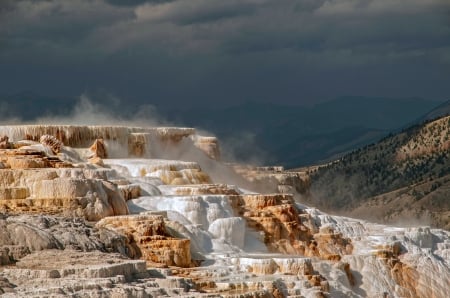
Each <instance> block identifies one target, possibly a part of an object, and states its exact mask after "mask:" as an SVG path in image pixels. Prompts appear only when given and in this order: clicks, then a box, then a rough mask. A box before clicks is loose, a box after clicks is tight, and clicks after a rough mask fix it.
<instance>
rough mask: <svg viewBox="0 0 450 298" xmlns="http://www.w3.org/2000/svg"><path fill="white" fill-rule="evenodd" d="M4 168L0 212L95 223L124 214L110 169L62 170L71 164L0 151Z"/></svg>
mask: <svg viewBox="0 0 450 298" xmlns="http://www.w3.org/2000/svg"><path fill="white" fill-rule="evenodd" d="M0 160H1V162H2V164H3V165H4V167H5V168H6V169H2V170H0V171H1V176H0V186H1V187H2V189H1V191H0V210H3V211H7V212H12V213H52V214H55V213H61V214H65V215H73V216H81V217H84V218H86V219H88V220H98V219H100V218H102V217H105V216H110V215H121V214H128V209H127V206H126V204H125V200H124V198H123V197H122V196H121V194H120V192H119V191H118V188H117V186H116V185H114V184H112V183H110V182H108V181H107V177H106V176H107V175H108V174H107V173H108V171H109V173H110V174H109V175H110V176H114V175H116V174H115V172H113V171H111V170H101V169H100V170H96V169H80V168H79V169H65V168H67V167H71V166H72V164H70V163H67V162H63V161H61V160H60V159H58V158H53V157H52V158H50V157H48V156H46V154H45V153H44V152H42V151H34V150H29V149H23V148H21V149H12V150H3V151H0Z"/></svg>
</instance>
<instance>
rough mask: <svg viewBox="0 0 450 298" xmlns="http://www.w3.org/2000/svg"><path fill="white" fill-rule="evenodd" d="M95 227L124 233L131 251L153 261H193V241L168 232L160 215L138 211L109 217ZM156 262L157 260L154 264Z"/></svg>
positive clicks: (183, 264)
mask: <svg viewBox="0 0 450 298" xmlns="http://www.w3.org/2000/svg"><path fill="white" fill-rule="evenodd" d="M96 227H98V228H106V229H109V230H113V231H115V232H117V233H121V234H123V235H124V236H125V237H126V239H127V240H128V242H127V244H126V245H127V250H128V252H129V253H128V254H129V255H130V256H132V257H133V258H141V259H143V260H146V261H148V262H149V263H150V264H152V263H159V264H163V265H168V266H179V267H189V266H190V265H191V252H190V241H189V240H188V239H176V238H173V237H171V236H170V235H169V233H168V232H167V231H166V227H165V225H164V218H163V216H160V215H135V216H115V217H106V218H103V219H102V220H100V221H99V222H98V223H97V224H96ZM153 265H154V264H153Z"/></svg>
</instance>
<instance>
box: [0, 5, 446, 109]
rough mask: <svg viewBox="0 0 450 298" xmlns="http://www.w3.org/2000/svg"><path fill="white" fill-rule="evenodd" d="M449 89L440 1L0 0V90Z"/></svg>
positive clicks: (167, 102) (156, 93) (225, 99)
mask: <svg viewBox="0 0 450 298" xmlns="http://www.w3.org/2000/svg"><path fill="white" fill-rule="evenodd" d="M25 90H26V91H32V92H35V93H38V94H44V95H50V96H77V95H81V94H86V93H89V92H90V93H93V94H102V93H104V94H108V96H112V97H114V98H121V99H122V100H124V101H125V102H127V103H130V104H133V103H136V104H142V103H148V104H153V105H156V106H159V105H162V106H168V107H191V106H198V105H208V106H211V107H216V106H218V107H220V106H226V105H231V104H236V103H240V102H243V101H256V102H257V101H261V102H278V103H284V104H294V105H302V104H312V103H315V102H319V101H323V100H329V99H332V98H335V97H339V96H343V95H361V96H379V97H423V98H426V99H433V100H445V99H450V1H448V0H172V1H164V0H148V1H145V0H133V1H119V0H46V1H39V0H33V1H26V0H24V1H22V0H0V95H1V94H14V93H19V92H23V91H25Z"/></svg>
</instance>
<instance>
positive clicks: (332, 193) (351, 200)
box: [309, 116, 450, 228]
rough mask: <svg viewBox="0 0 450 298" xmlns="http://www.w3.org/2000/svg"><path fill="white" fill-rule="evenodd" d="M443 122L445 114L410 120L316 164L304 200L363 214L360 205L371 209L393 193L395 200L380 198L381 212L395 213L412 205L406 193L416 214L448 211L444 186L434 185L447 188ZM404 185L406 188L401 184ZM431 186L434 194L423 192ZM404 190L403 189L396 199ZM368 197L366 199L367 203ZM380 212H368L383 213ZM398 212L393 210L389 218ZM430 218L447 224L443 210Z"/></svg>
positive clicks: (449, 150) (449, 146)
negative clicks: (422, 120)
mask: <svg viewBox="0 0 450 298" xmlns="http://www.w3.org/2000/svg"><path fill="white" fill-rule="evenodd" d="M449 126H450V116H446V117H442V118H439V119H437V120H434V121H430V122H428V123H424V124H422V125H416V126H413V127H411V128H408V129H406V130H404V131H403V132H401V133H399V134H396V135H391V136H389V137H386V138H384V139H383V140H381V141H380V142H378V143H376V144H372V145H369V146H366V147H364V148H362V149H358V150H356V151H353V152H351V153H349V154H347V155H345V156H344V157H342V158H341V159H339V160H337V161H335V162H333V163H330V164H328V165H326V166H323V167H319V168H318V169H317V171H316V172H314V173H312V175H311V179H312V186H311V197H310V198H309V200H311V202H314V204H316V205H318V206H320V207H322V208H326V209H328V210H334V211H336V212H343V213H345V214H351V213H352V212H353V211H354V210H355V209H358V210H359V211H358V212H357V213H358V214H366V213H367V214H369V213H370V212H367V211H363V210H364V209H365V210H369V209H368V208H370V210H372V207H371V206H372V205H374V204H375V205H379V204H380V200H383V199H388V198H389V200H390V201H392V200H394V199H395V200H394V201H395V204H387V203H386V202H385V203H383V206H385V207H384V208H382V211H381V213H383V212H384V213H386V212H388V211H389V212H390V213H396V214H400V213H401V212H400V210H401V209H403V208H406V209H408V208H413V206H412V203H411V202H410V199H411V198H414V206H415V207H417V208H418V210H419V211H420V212H419V213H420V214H423V213H425V212H428V211H432V212H434V213H436V212H437V213H440V212H448V211H449V210H450V200H448V199H446V194H448V192H440V191H439V189H441V188H446V187H447V188H448V179H446V178H445V177H447V176H448V174H449V173H450V159H449V156H450V135H449ZM427 182H429V183H428V184H426V185H424V183H427ZM418 185H422V187H418ZM427 185H428V186H427ZM405 187H406V190H401V189H403V188H405ZM427 188H428V190H427ZM430 188H431V189H432V191H431V190H430ZM391 192H393V193H391ZM431 192H433V193H435V194H439V195H437V196H428V194H429V193H431ZM388 193H390V194H388ZM404 193H408V194H409V195H408V196H406V195H405V196H403V198H402V199H398V198H399V197H401V195H403V194H404ZM373 197H375V198H373ZM370 198H371V199H370ZM369 201H371V202H372V203H371V204H368V202H369ZM406 206H408V207H406ZM433 206H434V207H433ZM415 207H414V208H415ZM427 210H428V211H427ZM355 212H356V211H355ZM371 214H373V213H371ZM420 214H419V215H420ZM419 215H417V217H418V218H420V217H421V216H419ZM386 216H387V215H386V214H384V215H383V216H378V217H376V216H373V218H378V219H382V220H387V219H389V218H386ZM400 218H401V216H399V217H397V216H395V217H394V218H392V219H391V220H395V219H400ZM430 220H431V224H433V225H438V226H444V227H447V228H448V227H449V226H448V225H449V223H450V219H449V218H448V216H447V217H444V218H441V216H440V215H433V216H432V218H431V219H430Z"/></svg>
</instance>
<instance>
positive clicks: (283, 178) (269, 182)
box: [232, 164, 310, 195]
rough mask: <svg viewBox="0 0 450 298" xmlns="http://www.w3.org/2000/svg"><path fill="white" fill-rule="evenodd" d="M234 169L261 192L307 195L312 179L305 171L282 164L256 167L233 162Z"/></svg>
mask: <svg viewBox="0 0 450 298" xmlns="http://www.w3.org/2000/svg"><path fill="white" fill-rule="evenodd" d="M232 167H233V169H234V170H235V171H236V173H238V174H239V175H241V176H242V177H244V178H245V179H246V180H247V181H249V182H251V183H252V184H253V187H254V188H255V189H257V190H259V191H260V192H267V193H272V192H279V193H290V194H300V195H307V194H308V193H309V187H310V179H309V175H308V174H307V172H304V171H286V170H285V169H284V167H282V166H274V167H254V166H243V165H239V164H233V165H232Z"/></svg>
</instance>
